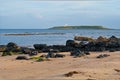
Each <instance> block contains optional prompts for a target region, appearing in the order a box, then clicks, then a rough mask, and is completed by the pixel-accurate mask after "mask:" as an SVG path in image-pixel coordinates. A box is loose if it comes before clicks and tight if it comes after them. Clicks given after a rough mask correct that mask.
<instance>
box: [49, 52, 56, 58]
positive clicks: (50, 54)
mask: <svg viewBox="0 0 120 80" xmlns="http://www.w3.org/2000/svg"><path fill="white" fill-rule="evenodd" d="M55 55H56V53H53V52H48V54H47V58H55Z"/></svg>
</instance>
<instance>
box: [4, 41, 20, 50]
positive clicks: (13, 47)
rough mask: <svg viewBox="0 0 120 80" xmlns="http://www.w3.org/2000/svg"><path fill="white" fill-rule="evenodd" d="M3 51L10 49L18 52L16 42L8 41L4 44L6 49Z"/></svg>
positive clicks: (18, 48)
mask: <svg viewBox="0 0 120 80" xmlns="http://www.w3.org/2000/svg"><path fill="white" fill-rule="evenodd" d="M5 51H8V52H10V51H12V52H18V51H20V47H19V46H18V45H17V44H16V43H13V42H9V43H8V44H7V46H6V50H5Z"/></svg>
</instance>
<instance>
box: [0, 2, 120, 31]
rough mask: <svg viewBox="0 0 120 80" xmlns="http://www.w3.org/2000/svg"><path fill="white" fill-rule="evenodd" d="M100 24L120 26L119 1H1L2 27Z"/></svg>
mask: <svg viewBox="0 0 120 80" xmlns="http://www.w3.org/2000/svg"><path fill="white" fill-rule="evenodd" d="M63 25H101V26H106V27H108V28H116V29H117V28H119V29H120V0H86V1H85V0H79V1H78V0H76V1H71V0H70V1H55V0H53V1H52V0H51V1H50V0H48V1H40V0H0V28H5V29H13V28H15V29H20V28H21V29H25V28H26V29H29V28H31V29H44V28H49V27H53V26H63Z"/></svg>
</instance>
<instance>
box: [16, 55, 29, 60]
mask: <svg viewBox="0 0 120 80" xmlns="http://www.w3.org/2000/svg"><path fill="white" fill-rule="evenodd" d="M16 60H29V58H28V57H27V56H17V57H16Z"/></svg>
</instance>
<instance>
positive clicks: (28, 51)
mask: <svg viewBox="0 0 120 80" xmlns="http://www.w3.org/2000/svg"><path fill="white" fill-rule="evenodd" d="M21 51H22V53H24V54H29V55H30V56H33V55H37V54H38V51H36V50H35V49H33V48H27V47H21Z"/></svg>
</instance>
